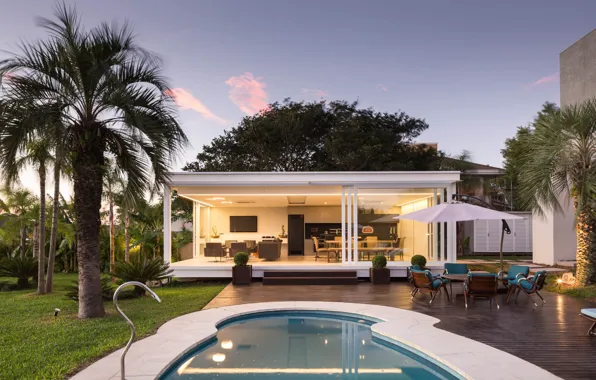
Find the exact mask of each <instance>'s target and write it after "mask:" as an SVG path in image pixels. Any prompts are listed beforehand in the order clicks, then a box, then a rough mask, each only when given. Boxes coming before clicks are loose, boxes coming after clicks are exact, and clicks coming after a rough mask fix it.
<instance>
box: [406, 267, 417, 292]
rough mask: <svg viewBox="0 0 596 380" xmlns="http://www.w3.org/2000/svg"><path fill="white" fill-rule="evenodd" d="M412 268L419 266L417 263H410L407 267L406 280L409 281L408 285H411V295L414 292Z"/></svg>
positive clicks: (415, 268)
mask: <svg viewBox="0 0 596 380" xmlns="http://www.w3.org/2000/svg"><path fill="white" fill-rule="evenodd" d="M412 270H420V266H419V265H411V266H409V267H408V269H407V277H408V282H409V283H410V285H412V291H411V292H410V295H411V296H413V295H414V294H415V292H416V287H414V277H412Z"/></svg>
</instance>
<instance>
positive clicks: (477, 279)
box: [464, 272, 500, 309]
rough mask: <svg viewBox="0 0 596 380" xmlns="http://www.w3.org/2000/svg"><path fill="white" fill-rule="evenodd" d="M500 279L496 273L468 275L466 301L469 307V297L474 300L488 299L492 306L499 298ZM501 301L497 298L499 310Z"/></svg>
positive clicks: (465, 286)
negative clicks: (478, 298) (479, 298)
mask: <svg viewBox="0 0 596 380" xmlns="http://www.w3.org/2000/svg"><path fill="white" fill-rule="evenodd" d="M498 283H499V282H498V277H497V275H496V274H494V273H471V272H470V273H468V277H467V278H466V281H465V282H464V301H465V304H466V307H468V297H470V298H472V300H474V299H475V298H476V297H487V298H488V299H489V300H490V305H491V306H492V304H493V301H494V299H495V298H496V297H497V285H498ZM499 307H500V306H499V299H498V298H497V309H498V308H499Z"/></svg>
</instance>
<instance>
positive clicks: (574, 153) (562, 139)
mask: <svg viewBox="0 0 596 380" xmlns="http://www.w3.org/2000/svg"><path fill="white" fill-rule="evenodd" d="M527 145H528V149H527V154H526V155H525V157H524V161H525V164H524V165H522V167H521V169H520V185H521V186H520V188H521V189H520V190H521V191H520V196H521V198H522V201H523V203H524V206H525V207H528V208H529V209H532V210H534V211H536V212H538V213H543V212H544V211H547V210H560V209H561V203H560V202H561V201H565V202H566V201H567V200H571V199H573V205H574V207H575V215H576V235H577V252H576V256H577V270H576V280H577V281H578V283H579V284H581V285H586V284H590V283H594V282H596V213H595V212H594V210H595V209H596V100H590V101H587V102H585V103H583V104H579V105H574V106H570V107H565V108H563V109H561V110H555V111H553V112H552V113H550V114H547V115H544V116H543V117H540V118H537V119H536V121H535V122H534V131H533V133H532V134H531V136H530V137H529V143H528V144H527Z"/></svg>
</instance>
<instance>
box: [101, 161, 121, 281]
mask: <svg viewBox="0 0 596 380" xmlns="http://www.w3.org/2000/svg"><path fill="white" fill-rule="evenodd" d="M122 185H123V178H122V174H121V172H120V170H119V168H118V167H117V166H116V165H115V164H114V161H113V160H111V159H106V164H105V170H104V176H103V190H104V192H105V195H106V198H107V201H108V220H109V225H110V273H114V270H115V265H116V255H115V245H114V241H115V238H116V229H115V226H114V202H115V196H116V192H117V191H118V189H119V188H120V187H122Z"/></svg>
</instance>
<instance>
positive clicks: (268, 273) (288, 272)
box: [263, 270, 357, 277]
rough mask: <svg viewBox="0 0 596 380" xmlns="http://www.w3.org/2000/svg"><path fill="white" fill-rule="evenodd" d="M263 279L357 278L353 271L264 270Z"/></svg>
mask: <svg viewBox="0 0 596 380" xmlns="http://www.w3.org/2000/svg"><path fill="white" fill-rule="evenodd" d="M263 277H357V274H356V271H355V270H321V271H317V270H311V271H295V270H285V271H281V270H275V271H271V270H266V271H264V272H263Z"/></svg>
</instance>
